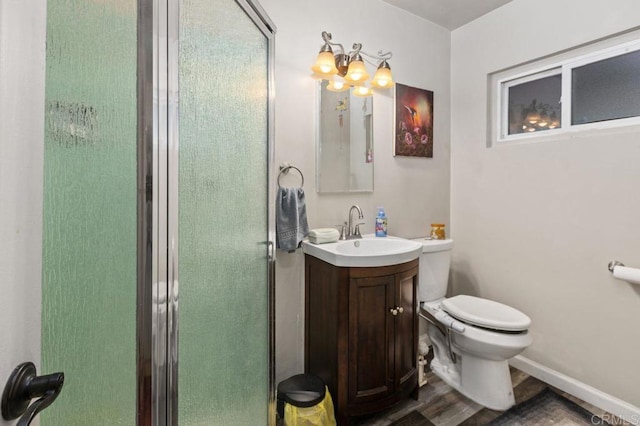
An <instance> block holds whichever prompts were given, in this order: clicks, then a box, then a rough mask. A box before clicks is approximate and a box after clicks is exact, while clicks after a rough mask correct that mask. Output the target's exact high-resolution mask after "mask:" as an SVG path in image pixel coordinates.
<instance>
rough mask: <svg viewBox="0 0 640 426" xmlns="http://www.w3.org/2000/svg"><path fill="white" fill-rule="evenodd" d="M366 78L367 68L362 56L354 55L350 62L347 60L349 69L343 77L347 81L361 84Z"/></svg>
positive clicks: (367, 75) (367, 74) (367, 76)
mask: <svg viewBox="0 0 640 426" xmlns="http://www.w3.org/2000/svg"><path fill="white" fill-rule="evenodd" d="M368 78H369V73H368V72H367V68H366V67H365V66H364V62H363V61H362V57H361V56H360V55H356V56H355V57H354V58H353V59H352V60H351V62H349V69H348V70H347V75H345V76H344V79H345V80H346V81H347V83H351V84H354V85H362V84H364V82H365V81H367V79H368Z"/></svg>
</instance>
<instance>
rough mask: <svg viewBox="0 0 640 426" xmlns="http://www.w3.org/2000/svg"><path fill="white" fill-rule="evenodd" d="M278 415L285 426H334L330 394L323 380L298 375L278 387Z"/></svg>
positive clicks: (308, 375) (312, 376) (307, 375)
mask: <svg viewBox="0 0 640 426" xmlns="http://www.w3.org/2000/svg"><path fill="white" fill-rule="evenodd" d="M278 415H279V416H280V418H281V419H284V425H285V426H335V424H336V419H335V415H334V413H333V401H332V400H331V394H329V390H328V389H327V387H326V385H325V384H324V382H323V381H322V379H321V378H320V377H317V376H314V375H312V374H297V375H295V376H292V377H289V378H288V379H286V380H283V381H282V382H280V383H279V384H278Z"/></svg>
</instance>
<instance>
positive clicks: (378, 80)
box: [371, 61, 395, 89]
mask: <svg viewBox="0 0 640 426" xmlns="http://www.w3.org/2000/svg"><path fill="white" fill-rule="evenodd" d="M394 84H395V83H394V82H393V78H392V76H391V67H390V66H389V64H388V63H387V61H382V63H381V64H380V66H379V67H378V69H377V71H376V73H375V74H374V75H373V80H371V85H372V86H374V87H377V88H378V89H389V88H391V87H393V85H394Z"/></svg>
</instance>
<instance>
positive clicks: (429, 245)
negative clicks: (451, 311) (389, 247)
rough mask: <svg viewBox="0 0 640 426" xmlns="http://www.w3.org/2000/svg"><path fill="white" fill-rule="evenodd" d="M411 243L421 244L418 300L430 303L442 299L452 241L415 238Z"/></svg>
mask: <svg viewBox="0 0 640 426" xmlns="http://www.w3.org/2000/svg"><path fill="white" fill-rule="evenodd" d="M413 241H418V242H420V243H422V247H423V249H422V254H421V255H420V273H419V281H418V300H419V301H420V302H430V301H433V300H437V299H441V298H443V297H444V296H445V295H446V294H447V286H448V284H449V266H450V265H451V250H452V249H453V240H451V239H448V240H427V239H426V238H417V239H415V240H413Z"/></svg>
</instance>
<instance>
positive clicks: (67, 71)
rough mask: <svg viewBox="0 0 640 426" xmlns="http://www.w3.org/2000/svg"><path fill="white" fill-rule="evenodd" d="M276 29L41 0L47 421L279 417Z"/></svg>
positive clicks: (225, 12)
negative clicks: (53, 391) (51, 389)
mask: <svg viewBox="0 0 640 426" xmlns="http://www.w3.org/2000/svg"><path fill="white" fill-rule="evenodd" d="M273 40H274V26H273V24H272V23H271V22H270V20H269V19H268V17H267V16H266V14H265V13H264V11H263V10H262V9H261V8H260V6H259V5H258V4H257V3H255V2H253V1H251V0H181V1H180V0H137V1H136V0H48V2H47V39H46V43H47V45H46V46H47V47H46V83H45V91H46V94H45V140H44V190H43V194H44V195H43V206H42V209H43V238H42V264H43V266H42V270H43V272H42V322H41V327H42V331H41V332H42V348H41V357H42V365H41V368H40V369H39V370H41V372H43V373H52V372H55V371H63V372H64V373H65V377H66V381H65V385H64V388H63V390H62V392H61V394H60V396H59V397H58V399H57V400H56V401H55V402H54V404H53V405H51V407H49V408H47V409H45V410H44V411H43V412H42V414H41V415H40V417H41V425H44V426H49V425H132V424H134V423H137V424H138V425H177V424H181V425H247V424H273V423H274V421H275V414H274V413H275V411H274V401H273V398H274V391H273V388H274V386H273V356H272V354H273V340H274V330H273V327H274V321H273V305H274V300H273V298H274V293H273V288H274V286H273V278H274V277H273V274H274V272H273V271H274V264H273V262H274V259H273V256H274V250H273V246H272V243H271V242H272V241H273V240H274V220H273V217H272V213H271V212H273V211H274V208H273V207H274V202H273V199H274V188H273V183H272V182H273V181H274V178H273V161H272V158H273V153H272V140H273V125H272V124H273V95H272V94H273V59H272V58H273V43H274V41H273Z"/></svg>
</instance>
